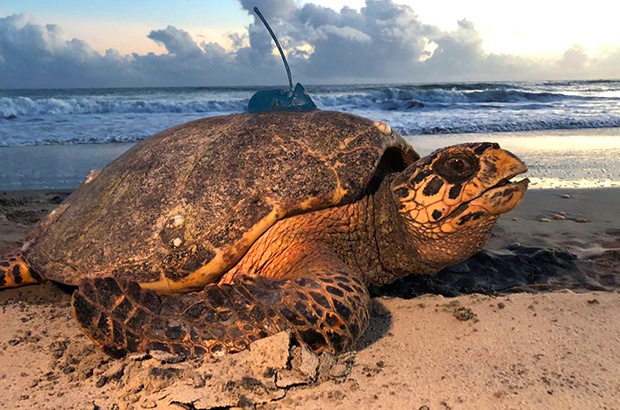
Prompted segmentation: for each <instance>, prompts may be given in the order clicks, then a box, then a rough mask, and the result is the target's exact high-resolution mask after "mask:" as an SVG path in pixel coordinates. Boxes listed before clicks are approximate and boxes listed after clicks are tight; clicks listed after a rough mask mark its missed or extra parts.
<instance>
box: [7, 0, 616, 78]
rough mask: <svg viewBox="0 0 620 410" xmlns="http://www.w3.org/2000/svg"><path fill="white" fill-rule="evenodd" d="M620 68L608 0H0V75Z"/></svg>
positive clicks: (596, 72) (610, 73)
mask: <svg viewBox="0 0 620 410" xmlns="http://www.w3.org/2000/svg"><path fill="white" fill-rule="evenodd" d="M254 6H258V7H259V8H260V9H261V11H262V12H263V14H264V15H265V17H266V18H267V20H268V21H269V22H270V24H271V26H272V28H273V29H274V31H275V32H276V34H277V35H278V37H279V40H280V42H281V43H282V45H283V47H284V49H285V51H286V54H287V58H288V60H289V62H290V64H291V69H292V71H293V77H294V79H295V80H297V81H300V82H302V83H304V84H321V83H407V82H416V83H417V82H449V81H506V80H565V79H609V78H620V32H619V31H618V28H617V27H618V26H617V22H616V21H615V19H616V16H617V13H616V12H615V8H616V6H614V5H613V2H610V1H609V0H589V1H588V2H579V3H571V4H569V3H560V2H553V1H545V0H520V1H518V2H517V1H513V2H489V1H485V0H469V1H463V0H312V1H301V0H201V1H198V0H177V1H175V2H171V1H169V0H168V1H163V0H132V1H127V0H122V1H121V0H106V1H99V0H92V1H88V2H85V1H83V0H82V1H78V0H55V1H53V2H52V1H49V0H0V88H59V87H126V86H226V85H231V86H232V85H266V84H268V85H272V84H282V83H283V82H284V83H285V82H286V77H285V75H284V70H283V68H282V66H281V62H280V60H279V57H278V55H277V51H276V50H275V47H274V45H273V43H272V41H271V39H270V37H269V35H268V33H267V31H266V30H265V28H264V27H263V26H262V24H261V23H260V22H259V21H258V20H257V18H256V16H254V14H253V13H252V11H251V10H252V9H253V7H254Z"/></svg>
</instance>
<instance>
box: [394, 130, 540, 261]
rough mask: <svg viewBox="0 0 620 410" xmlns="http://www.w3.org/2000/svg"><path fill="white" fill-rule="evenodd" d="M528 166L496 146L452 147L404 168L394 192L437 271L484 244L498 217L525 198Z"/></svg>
mask: <svg viewBox="0 0 620 410" xmlns="http://www.w3.org/2000/svg"><path fill="white" fill-rule="evenodd" d="M525 171H527V167H526V165H525V164H524V163H523V162H522V161H521V160H519V159H518V158H517V157H516V156H514V155H513V154H511V153H510V152H508V151H506V150H503V149H501V148H500V147H499V145H498V144H494V143H488V142H482V143H468V144H461V145H454V146H451V147H447V148H443V149H440V150H437V151H435V152H433V153H432V154H431V155H429V156H427V157H424V158H422V159H420V160H418V161H417V162H416V163H414V164H413V165H411V166H409V167H408V168H407V169H405V170H404V171H403V172H402V173H401V174H400V175H398V177H397V178H396V179H395V180H393V182H392V191H393V193H394V196H395V200H396V203H397V205H398V208H399V212H400V214H401V216H402V217H403V218H404V220H405V224H406V226H407V230H408V231H409V232H410V234H411V236H412V238H413V241H414V243H415V247H416V250H417V251H418V252H419V257H420V258H421V259H422V262H424V263H425V264H427V265H430V266H432V267H433V268H435V269H436V270H439V269H441V268H443V267H445V266H449V265H452V264H455V263H458V262H460V261H462V260H465V259H467V258H468V257H470V256H471V255H473V254H474V253H476V252H478V251H479V250H480V249H482V247H483V246H484V243H485V242H486V241H487V239H488V238H489V236H490V234H491V229H492V228H493V225H494V224H495V221H496V220H497V218H498V217H499V215H501V214H503V213H504V212H508V211H510V210H511V209H513V208H514V207H515V206H516V205H517V204H518V203H519V202H520V201H521V199H522V198H523V195H524V194H525V190H526V189H527V184H528V180H527V179H523V180H521V181H519V182H510V179H511V178H513V177H515V176H517V175H519V174H521V173H523V172H525Z"/></svg>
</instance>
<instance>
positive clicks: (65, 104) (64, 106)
mask: <svg viewBox="0 0 620 410" xmlns="http://www.w3.org/2000/svg"><path fill="white" fill-rule="evenodd" d="M305 87H306V91H307V92H308V93H309V94H310V96H311V97H312V99H313V100H314V102H315V103H316V105H317V106H318V108H319V109H323V110H337V111H346V112H350V113H353V114H358V115H362V116H364V117H368V118H371V119H374V120H383V121H386V122H387V123H389V124H390V125H391V126H392V127H393V128H395V129H396V130H398V131H399V132H400V133H401V134H403V135H405V136H407V138H408V139H409V140H410V141H411V142H412V144H413V145H414V146H415V147H416V148H418V149H419V150H420V152H421V153H423V154H424V153H425V151H426V148H425V147H426V146H428V149H429V150H430V149H432V148H434V147H438V146H443V145H447V144H448V142H450V143H451V142H459V141H460V140H458V139H457V140H455V141H453V138H451V137H453V136H454V135H457V134H458V135H461V134H468V135H471V136H470V137H468V139H470V140H471V139H477V138H478V137H480V138H487V137H486V136H487V135H488V133H497V134H493V139H498V138H499V139H502V140H508V142H509V145H510V144H511V143H513V144H512V145H514V143H516V141H517V140H518V139H519V138H520V136H522V135H525V134H519V132H521V131H536V133H535V134H532V135H537V136H538V138H533V137H532V135H529V137H528V138H526V140H525V141H524V142H523V144H520V145H519V144H518V145H519V146H522V147H524V148H527V149H526V150H525V151H527V153H526V155H528V153H531V151H532V149H533V147H534V146H539V147H549V146H550V147H551V150H552V151H553V150H554V149H555V151H556V152H557V146H558V145H559V146H561V147H563V148H566V147H571V146H573V147H575V149H580V148H583V145H584V143H583V135H581V134H583V133H582V132H580V133H579V134H580V136H579V138H576V137H577V136H576V135H575V133H570V132H568V134H567V131H570V130H588V129H589V130H593V131H594V134H593V135H592V136H591V137H590V138H586V141H587V143H588V144H587V145H589V146H591V148H592V149H594V150H596V149H597V148H604V151H603V153H602V155H603V156H605V155H607V154H610V153H611V154H613V155H617V154H620V130H618V131H619V132H615V131H612V132H607V133H603V134H605V135H604V138H603V139H600V140H597V139H596V138H600V137H601V136H600V135H599V134H600V132H598V131H597V130H601V129H615V128H619V127H620V80H601V81H541V82H488V83H441V84H384V85H329V86H326V85H325V86H312V85H305ZM263 88H265V87H195V88H118V89H113V88H110V89H53V90H0V148H13V149H12V150H9V151H6V152H10V155H13V156H15V155H17V154H14V153H24V152H31V151H23V150H24V149H26V148H25V147H28V146H52V145H54V146H58V145H61V146H63V147H64V151H63V152H68V154H65V157H63V159H62V161H66V160H68V159H71V158H72V155H73V154H71V152H73V151H71V149H69V151H67V149H68V147H69V146H76V145H81V148H79V149H78V148H73V149H77V150H79V152H80V153H81V154H80V155H82V154H83V153H84V152H85V147H84V145H85V144H86V145H93V144H106V143H128V142H136V141H139V140H142V139H144V138H146V137H147V136H149V135H151V134H154V133H156V132H158V131H161V130H163V129H166V128H169V127H171V126H174V125H178V124H181V123H184V122H187V121H190V120H194V119H198V118H203V117H210V116H216V115H225V114H230V113H237V112H243V111H245V110H246V108H247V105H248V101H249V99H250V97H251V96H252V95H253V94H254V93H255V92H256V91H257V90H259V89H263ZM280 88H286V87H285V86H282V87H280ZM569 134H570V135H569ZM549 135H552V136H554V138H559V140H557V141H556V140H553V141H555V142H554V143H553V144H551V145H550V144H549V140H547V141H546V143H545V142H544V141H543V137H548V136H549ZM570 137H572V138H570ZM595 137H596V138H595ZM487 139H488V138H487ZM503 145H504V146H505V144H503ZM123 146H124V148H123V147H120V148H118V149H119V150H120V151H122V150H124V149H126V148H127V146H128V145H127V144H123ZM19 147H23V148H19ZM541 149H543V153H545V152H548V149H547V148H541ZM52 151H54V152H58V151H59V148H56V149H55V150H53V149H51V148H49V149H48V151H45V150H43V151H41V150H39V151H37V152H38V153H37V155H39V157H37V160H38V161H45V158H46V157H45V152H50V153H51V152H52ZM113 151H114V150H113ZM75 152H77V151H75ZM114 152H116V151H114ZM23 155H24V158H25V159H26V163H27V162H28V161H27V159H28V157H29V154H23ZM109 155H112V156H113V155H116V153H113V154H109ZM6 157H7V156H6V155H5V158H6ZM563 158H564V160H562V161H564V162H567V163H566V165H565V166H564V165H563V166H561V170H564V171H566V170H569V171H570V169H571V168H574V166H573V165H574V163H572V162H571V160H570V157H568V158H569V159H567V157H566V155H564V157H563ZM596 158H598V159H599V162H600V156H597V157H596ZM616 158H617V156H616ZM543 159H544V158H543ZM109 160H111V158H108V157H105V155H104V157H101V158H99V160H98V161H91V162H88V161H87V163H85V164H83V165H84V167H90V166H92V167H93V168H94V167H99V166H102V165H105V163H106V162H107V161H109ZM531 160H532V161H536V162H535V164H540V161H541V158H539V157H534V158H531ZM548 160H549V158H547V161H548ZM562 161H560V162H562ZM13 162H14V163H15V166H18V167H25V168H24V169H23V170H20V173H19V175H18V177H19V178H18V179H20V182H19V183H13V182H15V180H16V178H17V177H16V176H15V175H14V174H11V173H10V172H9V171H6V167H4V168H5V170H4V171H0V189H7V187H9V188H10V187H20V188H22V187H27V188H34V187H65V186H69V185H70V186H75V185H76V184H77V183H78V182H77V181H78V180H77V179H76V178H77V177H79V178H80V179H83V177H84V176H83V175H81V173H83V172H84V171H83V169H82V168H80V167H78V168H79V169H77V170H72V171H71V172H73V173H79V174H80V175H75V178H73V177H71V178H73V179H71V178H69V179H71V181H69V182H63V183H60V184H59V183H56V184H54V183H52V182H50V180H51V177H50V178H47V182H45V183H42V182H41V183H39V182H35V181H34V180H35V179H36V175H32V174H31V173H29V172H30V171H31V170H30V169H29V168H28V167H27V164H26V165H23V164H24V161H23V159H22V158H20V159H17V158H14V160H13ZM573 162H574V159H573ZM553 163H554V162H553V161H551V162H550V164H551V165H550V166H547V171H548V170H549V169H552V170H553V169H554V167H555V166H554V165H553ZM555 165H557V163H556V164H555ZM599 165H600V166H596V167H595V172H594V175H590V176H591V178H590V179H595V180H596V181H598V182H601V181H603V180H605V181H611V183H614V181H616V180H618V181H620V171H618V174H617V175H616V174H615V172H616V170H615V169H611V168H613V166H611V167H610V166H608V165H607V164H606V163H601V164H599ZM37 166H39V167H41V165H40V164H39V165H37ZM0 168H3V167H0ZM43 168H45V167H43ZM547 171H545V172H547ZM41 172H43V173H45V170H43V171H41ZM598 174H600V175H598ZM562 175H564V174H562V173H561V172H560V173H556V174H554V175H553V176H552V177H553V178H555V179H558V180H562ZM536 177H537V176H536V175H534V178H536ZM586 179H587V178H586ZM24 181H26V183H25V185H24ZM571 181H572V184H573V185H575V184H574V178H573V179H571ZM50 185H51V186H50ZM577 185H578V186H580V187H581V186H583V184H577ZM614 186H615V185H614Z"/></svg>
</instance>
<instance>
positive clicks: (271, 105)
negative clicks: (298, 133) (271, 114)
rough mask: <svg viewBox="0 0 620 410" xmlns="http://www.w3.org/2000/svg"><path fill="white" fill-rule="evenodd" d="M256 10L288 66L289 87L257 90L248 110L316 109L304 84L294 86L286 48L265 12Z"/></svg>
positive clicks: (255, 8) (286, 66)
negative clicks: (283, 47)
mask: <svg viewBox="0 0 620 410" xmlns="http://www.w3.org/2000/svg"><path fill="white" fill-rule="evenodd" d="M254 12H255V13H256V14H257V15H258V17H259V18H260V20H261V21H262V22H263V24H264V25H265V27H266V28H267V31H269V34H270V35H271V38H272V39H273V42H274V43H275V44H276V47H277V48H278V51H279V52H280V57H282V62H283V63H284V68H286V74H287V76H288V85H289V89H288V90H281V89H271V90H260V91H257V92H256V93H255V94H254V95H253V96H252V98H250V102H249V104H248V112H264V111H311V110H316V109H317V107H316V104H315V103H314V101H312V99H311V98H310V96H309V95H308V94H307V93H306V90H305V89H304V87H303V85H301V84H300V83H297V85H296V86H295V88H293V77H292V75H291V69H290V67H289V65H288V62H287V61H286V56H285V55H284V50H282V46H280V42H279V41H278V38H277V37H276V35H275V34H274V32H273V30H272V29H271V27H269V24H268V23H267V20H265V17H263V14H262V13H261V12H260V10H259V9H258V7H254Z"/></svg>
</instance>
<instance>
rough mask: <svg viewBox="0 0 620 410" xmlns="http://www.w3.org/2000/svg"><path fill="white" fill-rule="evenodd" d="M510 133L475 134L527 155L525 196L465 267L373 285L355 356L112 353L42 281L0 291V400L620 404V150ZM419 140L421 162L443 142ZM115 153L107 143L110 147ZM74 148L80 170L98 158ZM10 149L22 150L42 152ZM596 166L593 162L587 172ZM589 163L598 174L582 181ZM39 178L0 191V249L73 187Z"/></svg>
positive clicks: (282, 350) (212, 404)
mask: <svg viewBox="0 0 620 410" xmlns="http://www.w3.org/2000/svg"><path fill="white" fill-rule="evenodd" d="M558 132H559V131H558ZM571 132H573V133H577V134H579V136H581V138H582V140H583V139H587V138H590V141H598V143H599V145H600V143H601V141H604V140H607V139H609V138H610V137H613V136H615V137H616V139H617V137H618V129H607V130H603V131H600V132H596V131H591V130H590V131H583V132H580V131H579V130H578V131H574V130H573V131H571ZM539 133H543V132H542V131H540V132H539ZM548 134H549V133H548ZM552 134H553V133H550V135H549V137H550V138H551V137H554V136H553V135H552ZM590 134H591V135H590ZM519 136H520V137H522V139H521V140H519V138H516V137H519ZM519 136H515V135H513V136H506V135H503V134H491V135H477V134H476V136H475V138H482V139H488V138H492V139H491V140H498V139H499V140H501V142H500V144H501V145H502V146H506V145H507V144H508V145H509V147H507V148H509V149H511V150H513V152H516V153H517V154H518V155H519V156H521V157H522V158H524V159H526V162H527V163H528V164H531V166H530V175H529V176H530V178H532V179H533V180H534V182H536V183H535V184H534V185H533V189H530V190H529V191H528V192H527V194H526V196H525V198H524V200H523V202H522V203H521V204H520V205H519V206H518V207H517V208H516V209H515V210H514V211H512V212H510V213H509V214H506V215H503V216H502V217H501V218H500V220H499V222H498V224H497V226H496V227H495V229H494V232H493V235H492V237H491V239H490V240H489V242H488V244H487V246H486V250H485V251H483V252H482V253H480V254H479V255H477V256H476V257H474V258H472V259H471V260H470V261H467V262H465V263H462V264H459V265H457V266H455V267H453V268H451V269H448V270H446V271H445V272H442V273H441V274H439V275H438V276H437V277H435V278H432V279H429V280H421V281H420V280H408V279H405V280H402V281H399V282H398V283H397V284H396V285H392V286H391V287H384V288H379V289H373V290H372V292H373V295H374V296H375V297H374V299H373V314H372V318H371V325H370V328H369V330H368V332H367V334H366V335H365V337H364V338H363V340H361V341H360V342H359V343H358V345H357V346H356V349H355V350H354V351H353V352H351V353H348V354H345V355H342V356H340V357H331V356H329V355H324V356H321V357H316V356H314V355H313V354H312V353H310V352H308V351H306V350H304V349H302V348H300V347H298V346H293V345H291V344H290V340H289V337H288V335H287V334H279V335H276V336H274V337H271V338H268V339H265V340H264V341H262V342H261V343H257V344H256V346H255V345H252V347H251V349H250V350H249V351H246V352H242V353H238V354H235V355H230V356H223V357H219V358H216V359H204V360H194V361H184V360H181V359H179V358H177V357H174V356H170V355H163V354H158V353H153V354H151V355H146V354H138V355H130V356H128V357H126V358H124V359H120V360H115V359H111V358H109V357H107V356H106V355H105V354H103V353H102V352H100V351H98V350H97V349H96V348H95V347H94V346H93V345H92V343H91V342H90V341H89V340H88V338H87V337H86V336H85V335H84V334H82V333H81V331H80V330H79V329H78V327H77V324H76V323H75V320H74V319H73V317H72V312H71V309H70V306H69V302H70V294H69V291H70V290H68V289H66V288H65V287H62V286H57V285H56V284H53V283H45V284H42V285H37V286H30V287H24V288H20V289H14V290H4V291H2V292H0V308H1V309H2V319H3V330H2V331H1V332H0V363H2V364H3V365H2V370H0V403H1V404H0V407H2V408H7V409H8V408H11V409H26V408H28V409H30V408H38V409H58V408H63V409H113V408H119V409H125V408H127V409H129V408H132V409H140V408H158V409H167V408H171V409H178V408H196V409H207V408H209V409H212V408H234V407H243V408H261V409H292V408H299V409H323V408H334V409H359V408H377V409H379V408H383V409H401V408H402V409H426V408H428V409H431V410H435V409H472V408H476V409H530V408H531V409H536V408H545V409H571V408H574V409H580V408H589V409H613V408H619V407H620V357H619V356H618V355H617V352H618V351H619V350H620V321H618V320H617V318H618V317H619V316H620V294H619V293H618V290H620V211H619V209H618V204H620V188H617V185H615V184H616V183H617V181H620V177H619V175H618V170H619V165H618V160H617V158H619V156H615V160H614V161H612V160H610V159H609V158H612V155H615V152H616V151H615V150H616V149H618V148H617V147H614V146H611V147H603V148H605V149H603V151H604V153H601V152H597V151H596V150H595V149H594V148H592V147H581V149H580V148H579V147H571V146H567V145H566V144H565V146H564V147H563V149H557V146H555V145H554V144H551V145H550V147H554V146H555V147H556V149H555V151H554V150H553V149H550V148H545V149H542V148H534V147H531V148H530V149H525V148H519V146H521V147H527V146H528V144H527V141H528V138H532V136H531V135H530V134H527V133H524V134H520V135H519ZM539 137H540V135H539ZM555 137H557V138H559V137H558V136H555ZM442 138H444V137H442ZM445 138H455V140H458V141H460V140H462V139H463V138H467V139H470V137H469V136H466V137H463V136H459V137H452V136H449V137H445ZM597 138H598V140H596V139H597ZM540 140H541V138H538V141H540ZM572 140H574V139H572ZM417 141H418V142H419V144H418V145H416V148H418V149H419V150H420V152H421V153H422V154H426V153H427V152H426V151H432V149H434V146H433V144H443V143H446V142H447V141H448V140H447V139H442V140H437V139H434V140H433V139H429V140H428V141H426V142H424V140H423V139H418V140H417ZM519 141H521V142H519ZM523 141H525V142H523ZM547 141H551V140H547ZM566 141H568V139H566ZM425 144H426V145H425ZM510 144H512V146H510ZM556 145H557V144H556ZM577 145H579V144H577ZM126 146H127V145H123V144H120V146H117V147H116V148H118V151H119V152H118V153H120V152H122V151H123V149H122V148H125V147H126ZM540 146H542V145H540ZM58 147H62V146H58ZM73 147H75V146H73ZM73 147H72V148H70V149H73V150H75V149H79V148H73ZM85 147H86V146H84V147H82V148H81V149H82V155H81V156H80V161H79V162H80V163H81V165H80V166H81V167H82V170H81V171H80V172H82V173H87V172H88V171H87V170H88V169H89V168H91V165H92V163H91V162H89V161H88V160H86V159H87V158H90V156H92V155H91V154H92V152H93V150H96V149H98V148H96V147H95V148H93V147H92V146H91V147H90V148H85ZM515 147H516V149H515ZM17 148H19V149H22V150H23V151H24V152H25V154H24V155H29V154H28V150H30V152H33V150H42V148H40V147H15V148H12V149H17ZM116 148H115V149H116ZM3 149H7V148H3ZM56 149H57V150H58V151H59V153H58V154H57V156H56V157H57V158H61V160H59V163H62V162H63V161H64V163H63V166H65V167H67V166H69V167H71V166H73V165H72V164H73V162H71V161H69V162H67V161H66V159H67V158H74V155H73V153H72V152H67V151H66V150H65V152H64V153H63V152H60V151H63V150H62V148H56ZM106 149H109V147H107V148H106ZM554 152H555V154H556V156H555V157H554V156H553V153H554ZM567 152H573V154H574V155H573V156H568V154H566V153H567ZM588 152H590V154H588ZM89 153H90V154H89ZM118 153H116V152H115V153H114V154H110V155H109V156H111V157H113V156H114V155H117V154H118ZM42 155H44V153H43V154H42ZM580 155H583V156H585V158H586V159H585V160H584V157H580ZM95 157H97V158H99V160H100V161H101V162H105V161H103V160H101V157H100V156H95ZM588 157H589V158H590V159H589V161H590V162H584V161H588V159H587V158H588ZM13 158H15V157H13ZM545 158H547V159H546V160H545ZM575 158H577V159H575ZM107 160H108V159H106V161H107ZM545 161H547V163H546V162H545ZM594 161H602V162H605V164H604V166H600V167H598V168H597V166H594V167H593V166H592V163H593V162H594ZM14 163H15V164H16V165H15V167H17V168H19V163H20V162H19V161H17V160H15V162H14ZM562 163H566V164H568V163H570V164H572V166H570V167H569V166H562V165H557V164H562ZM552 164H556V165H555V166H553V165H552ZM48 168H49V167H48ZM94 168H96V166H94ZM595 168H596V169H599V172H602V174H601V175H602V176H597V177H593V176H592V174H591V173H590V174H589V173H588V172H589V171H588V170H590V172H592V170H593V169H595ZM13 169H15V168H13ZM30 169H31V168H30ZM58 169H60V168H58ZM601 169H602V170H603V171H600V170H601ZM37 172H39V174H40V175H47V177H48V178H49V180H50V181H51V182H50V184H51V185H48V186H49V188H46V184H42V186H40V185H35V186H34V187H32V186H31V187H28V189H22V190H7V189H8V188H7V187H6V186H3V187H2V188H1V189H5V191H3V192H1V193H0V252H2V253H4V252H6V251H9V250H10V249H13V248H15V247H16V246H18V245H19V244H20V242H21V241H22V240H23V238H24V235H25V233H26V231H27V229H28V227H29V226H31V225H32V224H33V223H34V222H35V221H36V220H38V219H39V218H41V217H42V216H44V215H45V214H46V213H47V212H49V211H50V210H52V209H53V208H55V207H56V206H58V204H59V203H60V202H61V201H62V200H63V199H64V198H65V197H66V196H67V195H68V194H69V193H70V191H71V184H69V183H67V186H63V185H60V186H58V185H56V184H55V181H58V178H54V175H52V174H53V172H52V171H50V170H49V169H47V170H46V169H44V170H42V171H37ZM62 172H64V171H61V173H62ZM69 174H70V173H69ZM69 174H67V175H69ZM72 175H73V178H74V179H75V178H77V176H78V175H75V172H74V173H73V174H72ZM85 176H86V174H84V175H82V176H80V178H85ZM18 180H20V179H19V178H16V177H13V178H12V179H3V180H2V182H6V181H18ZM20 181H23V179H22V180H20ZM558 181H560V183H559V185H558ZM16 186H18V185H16ZM583 186H587V187H589V188H588V189H585V188H582V187H583ZM22 187H23V186H22ZM594 187H596V188H594ZM33 188H39V189H33ZM59 188H60V189H59ZM537 188H538V189H537ZM192 406H193V407H192ZM425 406H426V407H425Z"/></svg>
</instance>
